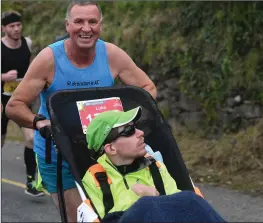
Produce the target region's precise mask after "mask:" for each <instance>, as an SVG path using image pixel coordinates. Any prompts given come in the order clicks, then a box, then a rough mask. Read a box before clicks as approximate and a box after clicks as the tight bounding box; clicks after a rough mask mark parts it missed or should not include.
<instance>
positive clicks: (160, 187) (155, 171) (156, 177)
mask: <svg viewBox="0 0 263 223" xmlns="http://www.w3.org/2000/svg"><path fill="white" fill-rule="evenodd" d="M157 165H158V162H156V161H155V160H154V162H152V164H151V165H150V166H149V169H150V172H151V175H152V178H153V182H154V186H155V188H156V189H157V191H158V192H159V193H160V195H165V190H164V184H163V178H162V176H161V173H160V170H159V167H158V166H157Z"/></svg>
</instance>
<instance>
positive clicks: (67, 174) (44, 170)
mask: <svg viewBox="0 0 263 223" xmlns="http://www.w3.org/2000/svg"><path fill="white" fill-rule="evenodd" d="M36 157H37V165H38V171H39V174H40V176H41V179H42V182H41V183H42V186H43V187H44V189H46V190H47V191H48V192H49V193H57V163H56V162H54V161H52V162H51V163H50V164H49V163H46V161H45V159H44V158H42V157H40V156H38V155H37V156H36ZM41 179H39V180H41ZM62 183H63V190H64V191H65V190H69V189H71V188H75V187H76V184H75V180H74V178H73V176H72V174H71V171H70V169H69V167H68V166H67V165H65V164H63V165H62ZM38 184H40V182H38Z"/></svg>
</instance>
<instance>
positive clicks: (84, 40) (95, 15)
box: [66, 5, 102, 49]
mask: <svg viewBox="0 0 263 223" xmlns="http://www.w3.org/2000/svg"><path fill="white" fill-rule="evenodd" d="M101 27H102V21H101V15H100V12H99V9H98V8H97V6H96V5H85V6H79V5H75V6H73V8H72V9H71V12H70V18H68V19H67V20H66V29H67V32H68V33H69V35H70V37H71V39H72V41H73V42H74V43H75V44H76V45H77V46H78V47H80V48H87V49H89V48H94V47H95V44H96V41H97V40H98V38H99V36H100V32H101Z"/></svg>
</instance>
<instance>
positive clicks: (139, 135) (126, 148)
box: [112, 123, 146, 159]
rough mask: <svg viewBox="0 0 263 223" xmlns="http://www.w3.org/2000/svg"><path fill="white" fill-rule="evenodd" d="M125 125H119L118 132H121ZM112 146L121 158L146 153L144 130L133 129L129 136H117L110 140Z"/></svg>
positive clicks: (139, 155)
mask: <svg viewBox="0 0 263 223" xmlns="http://www.w3.org/2000/svg"><path fill="white" fill-rule="evenodd" d="M132 124H133V123H129V124H127V125H132ZM127 125H125V126H127ZM125 126H122V127H119V132H121V131H122V130H123V129H124V128H125ZM112 146H114V148H115V149H116V154H117V155H118V156H119V157H120V158H123V159H136V158H138V157H143V156H144V155H145V154H146V150H145V143H144V132H143V131H141V130H139V129H135V133H134V134H133V135H131V136H129V137H125V136H121V137H119V138H117V139H116V140H115V141H114V142H112Z"/></svg>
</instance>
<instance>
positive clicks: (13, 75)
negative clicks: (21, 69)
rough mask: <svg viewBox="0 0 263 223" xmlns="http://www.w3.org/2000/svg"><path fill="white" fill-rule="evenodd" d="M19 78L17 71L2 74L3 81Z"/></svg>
mask: <svg viewBox="0 0 263 223" xmlns="http://www.w3.org/2000/svg"><path fill="white" fill-rule="evenodd" d="M16 79H17V71H16V70H10V71H8V72H7V73H5V74H2V81H14V80H16Z"/></svg>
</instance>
